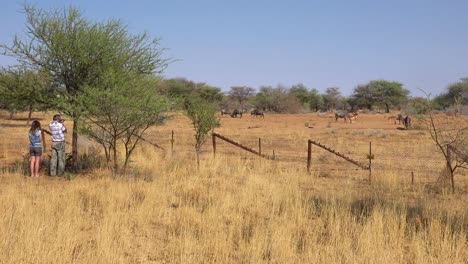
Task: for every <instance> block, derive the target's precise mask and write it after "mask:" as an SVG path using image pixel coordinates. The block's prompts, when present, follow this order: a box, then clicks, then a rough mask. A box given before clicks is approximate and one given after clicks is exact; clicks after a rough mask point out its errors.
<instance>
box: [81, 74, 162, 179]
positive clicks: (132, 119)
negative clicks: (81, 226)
mask: <svg viewBox="0 0 468 264" xmlns="http://www.w3.org/2000/svg"><path fill="white" fill-rule="evenodd" d="M156 81H157V80H156V79H155V78H154V77H152V76H148V75H142V74H135V73H122V72H113V71H112V72H108V73H106V74H104V75H103V76H102V78H101V82H100V83H99V85H98V86H86V87H84V93H83V97H85V98H86V101H85V100H80V101H82V102H84V104H83V106H84V107H85V108H86V109H87V110H86V111H85V112H83V115H82V117H83V121H84V122H85V125H84V132H86V134H88V135H90V136H91V138H92V139H94V140H95V141H96V142H97V143H99V144H100V145H101V146H102V147H103V148H104V151H105V154H106V160H107V162H108V163H109V162H110V160H112V161H113V169H114V172H118V170H119V168H120V165H119V158H118V157H119V155H118V149H119V146H123V147H124V149H125V159H124V161H123V170H124V171H125V169H126V168H127V165H128V162H129V160H130V157H131V155H132V153H133V151H134V149H135V147H136V146H137V144H138V143H139V142H140V140H144V138H143V135H144V133H145V132H146V131H147V129H148V128H149V127H150V126H152V125H158V124H161V123H162V122H163V121H164V119H165V115H164V113H165V112H166V110H167V109H168V105H169V104H168V103H167V101H166V100H165V99H164V98H162V97H161V96H159V95H158V94H157V93H156Z"/></svg>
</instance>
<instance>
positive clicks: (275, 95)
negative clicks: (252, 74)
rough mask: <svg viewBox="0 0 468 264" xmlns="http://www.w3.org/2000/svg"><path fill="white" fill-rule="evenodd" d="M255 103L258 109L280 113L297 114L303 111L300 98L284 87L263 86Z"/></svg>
mask: <svg viewBox="0 0 468 264" xmlns="http://www.w3.org/2000/svg"><path fill="white" fill-rule="evenodd" d="M296 91H297V90H296ZM306 91H307V90H306ZM254 102H255V107H257V108H260V109H266V110H268V111H274V112H278V113H297V112H299V111H300V110H301V109H302V104H301V102H300V101H299V99H298V97H297V96H296V95H294V94H293V93H291V91H290V90H289V89H287V88H285V87H282V86H278V87H276V88H272V87H270V86H262V87H261V88H260V91H259V92H258V93H257V95H256V96H255V100H254Z"/></svg>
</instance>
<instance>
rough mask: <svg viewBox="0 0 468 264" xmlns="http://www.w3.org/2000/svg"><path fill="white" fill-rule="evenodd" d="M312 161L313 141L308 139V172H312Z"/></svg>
mask: <svg viewBox="0 0 468 264" xmlns="http://www.w3.org/2000/svg"><path fill="white" fill-rule="evenodd" d="M311 162H312V143H311V142H310V139H309V140H308V141H307V173H309V174H310V163H311Z"/></svg>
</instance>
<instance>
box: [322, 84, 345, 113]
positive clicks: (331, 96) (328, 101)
mask: <svg viewBox="0 0 468 264" xmlns="http://www.w3.org/2000/svg"><path fill="white" fill-rule="evenodd" d="M322 97H323V101H324V103H325V106H326V108H327V110H335V109H336V107H337V106H338V104H339V103H340V99H341V98H342V97H343V96H342V95H341V91H340V88H338V87H329V88H327V89H326V90H325V94H324V95H322Z"/></svg>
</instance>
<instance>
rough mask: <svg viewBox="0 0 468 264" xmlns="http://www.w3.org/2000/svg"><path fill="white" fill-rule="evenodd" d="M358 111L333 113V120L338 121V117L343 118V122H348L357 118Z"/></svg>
mask: <svg viewBox="0 0 468 264" xmlns="http://www.w3.org/2000/svg"><path fill="white" fill-rule="evenodd" d="M357 116H358V113H356V112H351V113H348V112H346V113H343V112H341V113H335V122H336V121H338V118H343V119H344V122H345V123H346V121H349V123H352V122H353V120H357Z"/></svg>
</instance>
